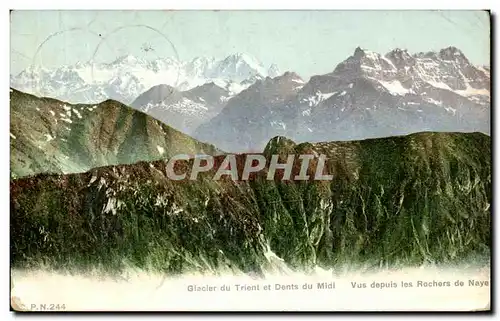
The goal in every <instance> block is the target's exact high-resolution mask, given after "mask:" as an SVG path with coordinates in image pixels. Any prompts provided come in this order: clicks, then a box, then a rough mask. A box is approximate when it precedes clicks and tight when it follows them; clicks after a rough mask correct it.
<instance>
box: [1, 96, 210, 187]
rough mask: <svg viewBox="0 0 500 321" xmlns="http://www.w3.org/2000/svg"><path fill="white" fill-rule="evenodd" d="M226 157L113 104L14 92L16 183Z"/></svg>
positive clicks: (13, 172) (13, 165)
mask: <svg viewBox="0 0 500 321" xmlns="http://www.w3.org/2000/svg"><path fill="white" fill-rule="evenodd" d="M218 153H220V151H218V150H217V149H216V148H215V147H214V146H211V145H208V144H203V143H200V142H198V141H196V140H194V139H192V138H191V137H189V136H187V135H185V134H183V133H181V132H179V131H177V130H175V129H173V128H171V127H169V126H167V125H165V124H163V123H162V122H160V121H158V120H157V119H154V118H153V117H151V116H149V115H147V114H145V113H142V112H140V111H138V110H135V109H133V108H130V107H128V106H125V105H123V104H121V103H119V102H117V101H113V100H107V101H104V102H102V103H100V104H96V105H85V104H69V103H65V102H62V101H58V100H56V99H52V98H38V97H35V96H33V95H29V94H26V93H22V92H19V91H17V90H14V89H11V91H10V166H11V169H10V170H11V176H12V177H13V178H16V177H23V176H29V175H34V174H38V173H56V174H64V173H79V172H85V171H88V170H90V169H92V168H95V167H100V166H107V165H113V164H115V165H117V164H131V163H136V162H139V161H148V160H157V159H161V158H168V157H171V156H173V155H177V154H189V155H196V154H209V155H215V154H218Z"/></svg>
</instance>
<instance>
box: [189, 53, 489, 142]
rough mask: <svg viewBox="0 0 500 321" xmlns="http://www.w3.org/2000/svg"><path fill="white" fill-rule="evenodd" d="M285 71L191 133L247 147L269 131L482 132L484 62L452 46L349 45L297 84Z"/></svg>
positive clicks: (364, 134)
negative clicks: (413, 50) (384, 48)
mask: <svg viewBox="0 0 500 321" xmlns="http://www.w3.org/2000/svg"><path fill="white" fill-rule="evenodd" d="M286 75H287V74H285V75H284V76H282V77H278V78H274V79H270V78H268V79H266V80H264V81H262V82H259V81H258V82H256V83H255V84H253V85H251V86H250V87H249V88H248V89H246V90H245V91H242V92H241V93H240V94H238V95H236V96H235V97H232V98H231V99H230V100H229V101H228V102H227V105H226V107H225V108H224V109H223V110H222V111H221V112H220V114H219V115H217V116H216V117H214V118H213V119H212V120H210V121H209V122H208V123H206V124H203V125H201V126H200V127H199V128H198V130H197V131H196V133H195V134H194V136H195V137H196V138H197V139H200V140H202V141H209V142H211V143H214V144H216V145H217V146H218V147H220V148H222V149H225V150H230V151H248V150H262V148H263V147H264V146H265V144H266V142H267V141H268V140H269V139H270V138H272V137H274V136H277V135H283V136H287V137H291V138H292V139H294V140H297V141H313V142H314V141H325V140H326V141H328V140H354V139H363V138H374V137H385V136H392V135H403V134H409V133H413V132H420V131H459V132H472V131H480V132H484V133H489V130H490V71H489V68H488V67H481V66H474V65H472V64H471V63H470V62H469V61H468V60H467V58H466V57H465V56H464V54H463V53H462V52H461V51H460V50H458V49H457V48H455V47H448V48H445V49H442V50H440V51H438V52H427V53H418V54H413V55H412V54H409V53H408V52H407V51H406V50H401V49H395V50H393V51H391V52H389V53H387V54H386V55H384V56H383V55H380V54H378V53H375V52H371V51H367V50H363V49H361V48H357V49H356V50H355V52H354V54H353V55H352V56H351V57H349V58H347V59H346V60H345V61H343V62H342V63H340V64H339V65H338V66H337V67H336V68H335V69H334V71H333V72H331V73H328V74H324V75H317V76H313V77H311V79H310V80H309V81H308V82H307V83H305V84H304V83H301V80H300V78H298V76H296V75H295V76H293V77H295V78H294V79H292V78H293V77H292V78H290V77H291V75H292V74H288V77H287V76H286ZM283 79H288V80H285V83H286V85H284V88H286V89H287V90H283V88H282V86H283V85H282V84H281V83H282V82H283V81H284V80H283Z"/></svg>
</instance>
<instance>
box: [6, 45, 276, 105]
mask: <svg viewBox="0 0 500 321" xmlns="http://www.w3.org/2000/svg"><path fill="white" fill-rule="evenodd" d="M278 74H279V69H278V67H277V66H276V65H275V64H272V65H271V66H269V67H268V68H265V67H264V66H263V65H262V64H261V63H260V62H259V61H258V60H257V59H256V58H254V57H252V56H250V55H248V54H244V53H237V54H232V55H229V56H227V57H226V58H224V59H221V60H216V59H215V58H206V57H198V58H195V59H193V60H191V61H187V62H185V61H178V60H176V59H173V58H157V59H145V58H139V57H135V56H132V55H124V56H121V57H118V58H117V59H115V60H114V61H112V62H110V63H98V62H94V61H89V62H86V63H81V62H79V63H76V64H75V65H68V66H61V67H57V68H48V67H47V68H45V67H43V66H38V65H37V66H30V67H29V68H27V69H26V70H24V71H22V72H21V73H19V74H18V75H11V77H10V83H11V87H12V88H15V89H18V90H20V91H23V92H27V93H30V94H33V95H36V96H43V97H51V98H55V99H59V100H63V101H66V102H69V103H87V104H95V103H99V102H101V101H104V100H107V99H113V100H117V101H120V102H122V103H124V104H130V103H131V102H132V101H134V100H135V99H136V98H137V97H138V96H139V95H140V94H141V93H143V92H144V91H146V90H148V89H149V88H151V87H153V86H156V85H159V84H167V85H170V86H172V87H175V88H176V89H177V90H188V89H192V88H194V87H196V86H200V85H203V84H205V83H207V82H216V83H217V84H218V85H219V86H221V87H223V88H225V89H226V90H228V91H229V92H230V93H231V94H236V93H238V92H240V91H241V90H242V89H244V88H246V87H248V86H249V85H250V84H252V83H253V82H254V81H255V80H256V79H261V78H265V77H268V76H269V77H275V76H277V75H278Z"/></svg>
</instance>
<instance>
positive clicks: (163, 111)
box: [131, 82, 230, 134]
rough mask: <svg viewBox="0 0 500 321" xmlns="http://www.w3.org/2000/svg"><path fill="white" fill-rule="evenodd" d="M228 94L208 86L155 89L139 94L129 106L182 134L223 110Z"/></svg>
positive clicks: (208, 84)
mask: <svg viewBox="0 0 500 321" xmlns="http://www.w3.org/2000/svg"><path fill="white" fill-rule="evenodd" d="M229 97H230V92H229V91H228V90H226V89H224V88H221V87H219V86H217V85H216V84H214V83H213V82H212V83H207V84H204V85H202V86H198V87H196V88H193V89H191V90H188V91H183V92H181V91H178V90H177V89H175V88H173V87H171V86H168V85H158V86H154V87H152V88H150V89H149V90H148V91H146V92H144V93H143V94H141V95H140V96H139V97H137V99H136V100H135V101H134V102H133V103H132V104H131V106H132V107H134V108H136V109H138V110H141V111H143V112H145V113H147V114H148V115H151V116H153V117H155V118H156V119H159V120H161V121H162V122H163V123H165V124H167V125H168V126H170V127H173V128H175V129H177V130H179V131H181V132H183V133H185V134H192V132H193V131H194V130H195V129H196V128H197V127H198V126H200V125H201V124H202V123H204V122H207V121H208V120H210V119H211V118H213V117H215V116H216V115H217V114H218V113H219V112H220V111H221V109H222V108H223V107H224V105H225V103H226V101H227V100H228V99H229Z"/></svg>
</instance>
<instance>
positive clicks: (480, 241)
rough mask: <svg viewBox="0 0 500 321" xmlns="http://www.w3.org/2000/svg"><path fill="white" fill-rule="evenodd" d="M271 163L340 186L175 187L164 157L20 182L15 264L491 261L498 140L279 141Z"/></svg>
mask: <svg viewBox="0 0 500 321" xmlns="http://www.w3.org/2000/svg"><path fill="white" fill-rule="evenodd" d="M272 153H279V154H282V155H286V154H290V153H294V154H296V155H297V154H301V153H310V154H321V153H323V154H326V155H327V157H328V160H327V165H326V167H327V168H328V171H329V173H331V174H333V180H332V181H301V182H299V181H295V182H294V181H279V180H275V181H268V180H266V179H265V175H266V170H263V171H262V172H260V173H259V174H257V175H256V176H255V177H253V179H252V180H250V181H237V182H233V181H231V180H230V179H229V178H227V179H223V180H220V181H214V180H212V176H213V174H214V172H206V173H203V174H200V176H199V177H198V180H196V181H188V180H185V181H172V180H169V179H168V178H166V175H165V162H164V161H156V162H150V163H148V162H140V163H137V164H132V165H119V166H109V167H102V168H96V169H92V170H91V171H89V172H87V173H83V174H71V175H45V174H43V175H37V176H34V177H28V178H22V179H16V180H13V181H11V186H10V190H11V264H12V265H13V266H20V267H27V266H38V265H39V264H42V263H43V264H46V265H49V266H52V267H54V268H61V269H65V268H79V269H82V268H90V267H97V266H98V267H103V268H107V269H110V270H112V271H118V270H120V269H121V268H123V267H124V266H125V265H132V266H136V267H140V268H145V269H153V270H156V271H163V272H168V273H181V272H186V271H190V270H197V271H219V270H239V271H243V272H253V273H262V272H264V271H268V270H273V269H301V270H308V269H311V268H313V267H315V266H320V267H324V268H334V267H337V266H343V265H346V264H348V265H355V264H362V265H367V266H377V267H378V266H402V265H404V266H415V265H420V264H425V263H431V264H432V263H451V262H456V261H459V260H464V259H466V258H470V257H481V258H485V260H487V258H488V256H489V251H490V244H491V213H490V204H491V141H490V137H489V136H486V135H484V134H480V133H467V134H465V133H418V134H412V135H409V136H401V137H390V138H383V139H371V140H364V141H351V142H329V143H317V144H309V143H304V144H300V145H296V144H295V143H293V142H292V141H290V140H286V139H283V138H281V137H277V138H274V139H273V140H271V141H270V142H269V143H268V145H267V147H266V150H265V152H264V154H265V155H267V156H269V155H270V154H272ZM222 157H223V156H219V158H222ZM243 157H244V155H239V156H238V158H239V159H238V163H239V164H242V163H243ZM218 161H220V159H218ZM313 164H314V162H313ZM313 167H314V165H313ZM180 168H185V169H186V168H190V164H188V163H184V164H179V169H180ZM240 171H241V170H240Z"/></svg>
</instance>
